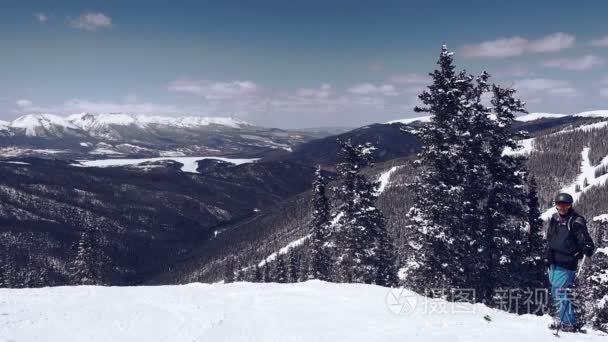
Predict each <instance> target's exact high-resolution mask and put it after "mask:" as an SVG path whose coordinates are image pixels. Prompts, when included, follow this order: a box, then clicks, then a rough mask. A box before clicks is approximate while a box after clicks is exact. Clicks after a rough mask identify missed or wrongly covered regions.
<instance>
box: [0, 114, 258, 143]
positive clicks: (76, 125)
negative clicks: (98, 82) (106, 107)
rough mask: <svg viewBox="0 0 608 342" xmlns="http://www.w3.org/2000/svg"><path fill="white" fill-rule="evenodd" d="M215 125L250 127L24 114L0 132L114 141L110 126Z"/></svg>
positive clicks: (226, 121) (212, 120)
mask: <svg viewBox="0 0 608 342" xmlns="http://www.w3.org/2000/svg"><path fill="white" fill-rule="evenodd" d="M210 125H219V126H226V127H231V128H239V127H242V126H251V125H250V124H248V123H246V122H244V121H240V120H236V119H233V118H226V117H200V116H182V117H166V116H146V115H141V114H122V113H118V114H91V113H86V112H85V113H80V114H73V115H69V116H67V117H63V116H58V115H54V114H28V115H23V116H20V117H18V118H17V119H15V120H13V121H11V122H6V121H0V129H3V130H11V131H13V133H14V134H19V133H21V134H25V135H26V136H30V137H45V136H53V135H55V136H56V135H60V134H62V133H63V134H75V135H78V134H81V133H83V132H86V133H87V134H89V135H91V136H96V137H101V138H110V139H112V138H116V136H114V135H112V134H111V133H112V127H113V126H127V127H128V126H134V127H137V128H140V129H145V128H151V127H155V126H167V127H175V128H200V127H203V126H210Z"/></svg>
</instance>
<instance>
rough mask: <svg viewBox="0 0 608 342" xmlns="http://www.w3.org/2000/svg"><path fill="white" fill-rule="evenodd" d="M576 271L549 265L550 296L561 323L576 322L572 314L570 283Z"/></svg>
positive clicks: (571, 283)
mask: <svg viewBox="0 0 608 342" xmlns="http://www.w3.org/2000/svg"><path fill="white" fill-rule="evenodd" d="M575 278H576V272H575V271H571V270H568V269H565V268H563V267H560V266H557V265H555V264H552V265H550V266H549V282H550V283H551V297H552V298H553V301H554V303H555V305H556V307H557V314H558V317H559V319H560V322H561V323H563V324H576V317H575V314H574V304H573V302H572V300H573V299H574V298H573V296H574V292H573V291H572V285H573V284H574V279H575Z"/></svg>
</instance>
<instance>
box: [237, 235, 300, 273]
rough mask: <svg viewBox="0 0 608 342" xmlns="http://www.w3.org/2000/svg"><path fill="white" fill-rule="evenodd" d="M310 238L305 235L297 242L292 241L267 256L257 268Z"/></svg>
mask: <svg viewBox="0 0 608 342" xmlns="http://www.w3.org/2000/svg"><path fill="white" fill-rule="evenodd" d="M310 236H311V235H310V234H308V235H305V236H303V237H301V238H299V239H297V240H294V241H292V242H290V243H288V244H287V245H285V247H282V248H281V249H279V251H278V252H274V253H272V254H270V255H269V256H267V257H266V258H264V260H262V261H260V262H259V263H258V267H263V266H264V265H266V263H269V262H271V261H273V260H274V259H276V258H277V256H278V255H279V254H287V252H289V250H290V249H292V248H294V247H297V246H300V245H301V244H303V243H304V242H305V241H306V240H307V239H309V238H310ZM245 269H247V268H245Z"/></svg>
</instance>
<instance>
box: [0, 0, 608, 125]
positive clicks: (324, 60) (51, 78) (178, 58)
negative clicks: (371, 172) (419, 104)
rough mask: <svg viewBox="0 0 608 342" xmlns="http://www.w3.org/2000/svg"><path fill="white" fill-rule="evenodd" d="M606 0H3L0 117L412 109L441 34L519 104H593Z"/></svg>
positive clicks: (461, 63)
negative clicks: (509, 88) (577, 0)
mask: <svg viewBox="0 0 608 342" xmlns="http://www.w3.org/2000/svg"><path fill="white" fill-rule="evenodd" d="M605 13H608V3H606V2H605V1H585V2H584V3H574V2H572V1H508V2H501V3H498V2H495V1H458V2H456V1H450V2H448V1H424V2H422V1H403V0H402V1H330V0H326V1H313V0H309V1H305V2H304V1H229V0H225V1H168V0H167V1H160V0H140V1H135V0H107V1H82V0H78V1H76V0H75V1H52V2H51V1H11V0H5V1H3V2H2V4H0V41H1V42H2V50H1V53H2V55H1V56H2V57H1V61H2V62H1V63H0V75H2V76H1V77H0V119H2V120H12V119H14V118H16V117H18V116H19V115H22V114H27V113H39V112H45V113H46V112H48V113H56V114H72V113H77V112H82V111H89V112H138V113H144V114H162V115H212V116H228V115H233V116H236V117H238V118H241V119H243V120H245V121H249V122H252V123H254V124H259V125H264V126H274V127H283V128H295V127H313V126H344V125H346V126H357V125H362V124H366V123H371V122H384V121H388V120H392V119H397V118H404V117H410V116H415V114H414V113H413V110H412V108H413V106H414V105H415V104H416V94H417V93H419V92H420V89H421V88H422V87H424V85H425V84H427V83H428V80H427V78H426V74H427V73H428V72H430V71H432V70H433V68H434V67H435V62H436V59H437V55H438V52H439V50H440V47H441V45H442V44H444V43H445V44H447V45H448V48H450V49H451V50H452V51H454V52H455V53H456V63H457V65H458V67H460V68H466V69H467V70H468V71H469V72H472V73H478V72H480V71H482V70H484V69H485V70H487V71H488V72H489V73H490V74H492V75H494V77H493V80H494V81H495V82H497V83H500V84H503V85H510V86H513V87H515V88H516V89H518V91H519V94H520V96H521V97H522V98H523V99H524V100H526V101H527V103H528V106H527V107H528V109H529V110H530V111H546V112H556V113H570V112H579V111H585V110H593V109H608V25H606V24H605V18H603V16H605Z"/></svg>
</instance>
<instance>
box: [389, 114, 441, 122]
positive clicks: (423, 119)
mask: <svg viewBox="0 0 608 342" xmlns="http://www.w3.org/2000/svg"><path fill="white" fill-rule="evenodd" d="M429 121H431V116H430V115H427V116H418V117H415V118H405V119H398V120H392V121H389V122H387V124H393V123H402V124H410V123H412V122H429Z"/></svg>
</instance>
